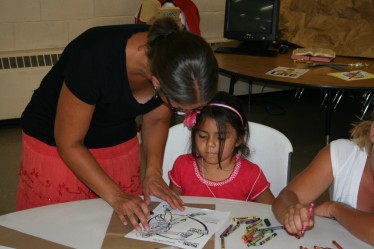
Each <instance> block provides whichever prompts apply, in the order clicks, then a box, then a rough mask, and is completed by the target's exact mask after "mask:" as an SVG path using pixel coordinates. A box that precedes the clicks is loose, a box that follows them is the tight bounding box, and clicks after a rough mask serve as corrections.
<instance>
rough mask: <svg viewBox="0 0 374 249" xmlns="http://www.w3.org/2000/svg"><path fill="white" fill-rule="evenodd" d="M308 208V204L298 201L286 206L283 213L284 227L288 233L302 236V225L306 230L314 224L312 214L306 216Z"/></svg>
mask: <svg viewBox="0 0 374 249" xmlns="http://www.w3.org/2000/svg"><path fill="white" fill-rule="evenodd" d="M308 210H309V207H308V205H302V204H300V203H298V204H295V205H291V206H289V207H288V209H287V211H286V213H285V215H284V227H285V229H286V231H287V232H288V233H290V234H295V235H297V236H302V233H301V231H302V230H303V227H305V228H306V229H307V230H308V229H310V228H312V227H313V226H314V216H313V214H312V215H311V216H310V218H308Z"/></svg>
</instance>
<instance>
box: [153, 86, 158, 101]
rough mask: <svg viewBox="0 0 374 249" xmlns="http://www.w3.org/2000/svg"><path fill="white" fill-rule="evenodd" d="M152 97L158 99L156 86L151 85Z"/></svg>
mask: <svg viewBox="0 0 374 249" xmlns="http://www.w3.org/2000/svg"><path fill="white" fill-rule="evenodd" d="M153 98H155V99H158V91H157V87H156V86H154V87H153Z"/></svg>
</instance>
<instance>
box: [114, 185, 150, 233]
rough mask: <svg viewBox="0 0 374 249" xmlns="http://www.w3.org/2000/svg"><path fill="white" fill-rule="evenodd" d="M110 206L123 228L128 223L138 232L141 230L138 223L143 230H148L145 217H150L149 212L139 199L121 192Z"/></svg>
mask: <svg viewBox="0 0 374 249" xmlns="http://www.w3.org/2000/svg"><path fill="white" fill-rule="evenodd" d="M112 206H113V209H114V211H115V212H116V213H117V215H118V217H119V218H120V220H121V221H122V223H123V224H124V225H125V226H127V225H128V223H129V222H130V223H131V224H132V225H133V227H134V228H135V229H136V230H137V231H139V232H140V231H142V229H141V227H140V226H139V223H141V224H142V225H143V227H144V229H145V230H149V224H148V221H147V217H148V216H149V215H150V210H149V208H148V205H147V204H146V203H145V202H144V201H143V200H142V199H141V198H140V197H138V196H135V195H129V194H125V193H123V192H121V193H119V194H118V196H117V197H116V199H115V200H114V202H113V204H112Z"/></svg>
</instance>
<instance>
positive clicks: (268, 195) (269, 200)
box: [254, 188, 275, 205]
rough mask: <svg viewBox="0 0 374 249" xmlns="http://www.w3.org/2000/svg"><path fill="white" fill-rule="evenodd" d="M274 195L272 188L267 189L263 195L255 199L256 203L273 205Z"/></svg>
mask: <svg viewBox="0 0 374 249" xmlns="http://www.w3.org/2000/svg"><path fill="white" fill-rule="evenodd" d="M274 199H275V198H274V195H273V193H272V192H271V190H270V188H267V189H266V190H265V191H264V192H262V194H260V195H259V196H257V198H256V199H254V201H255V202H258V203H264V204H270V205H271V204H273V202H274Z"/></svg>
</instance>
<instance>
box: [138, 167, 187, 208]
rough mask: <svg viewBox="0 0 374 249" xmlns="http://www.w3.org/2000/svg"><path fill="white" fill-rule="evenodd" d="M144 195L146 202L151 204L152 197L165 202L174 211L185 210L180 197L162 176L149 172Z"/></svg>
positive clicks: (145, 181) (144, 186)
mask: <svg viewBox="0 0 374 249" xmlns="http://www.w3.org/2000/svg"><path fill="white" fill-rule="evenodd" d="M143 195H144V200H145V202H146V203H147V204H148V205H149V204H150V203H151V198H150V196H151V195H154V196H156V197H158V198H160V199H162V200H165V201H166V202H167V203H169V205H170V206H171V207H172V208H173V209H179V210H181V211H183V210H184V203H183V201H182V200H181V199H180V197H179V196H178V195H177V194H176V193H175V192H174V191H172V190H171V189H170V188H169V186H168V185H166V183H165V181H164V180H163V179H162V177H161V175H159V174H155V173H153V174H152V173H150V172H149V171H147V173H146V175H145V177H144V181H143Z"/></svg>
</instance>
